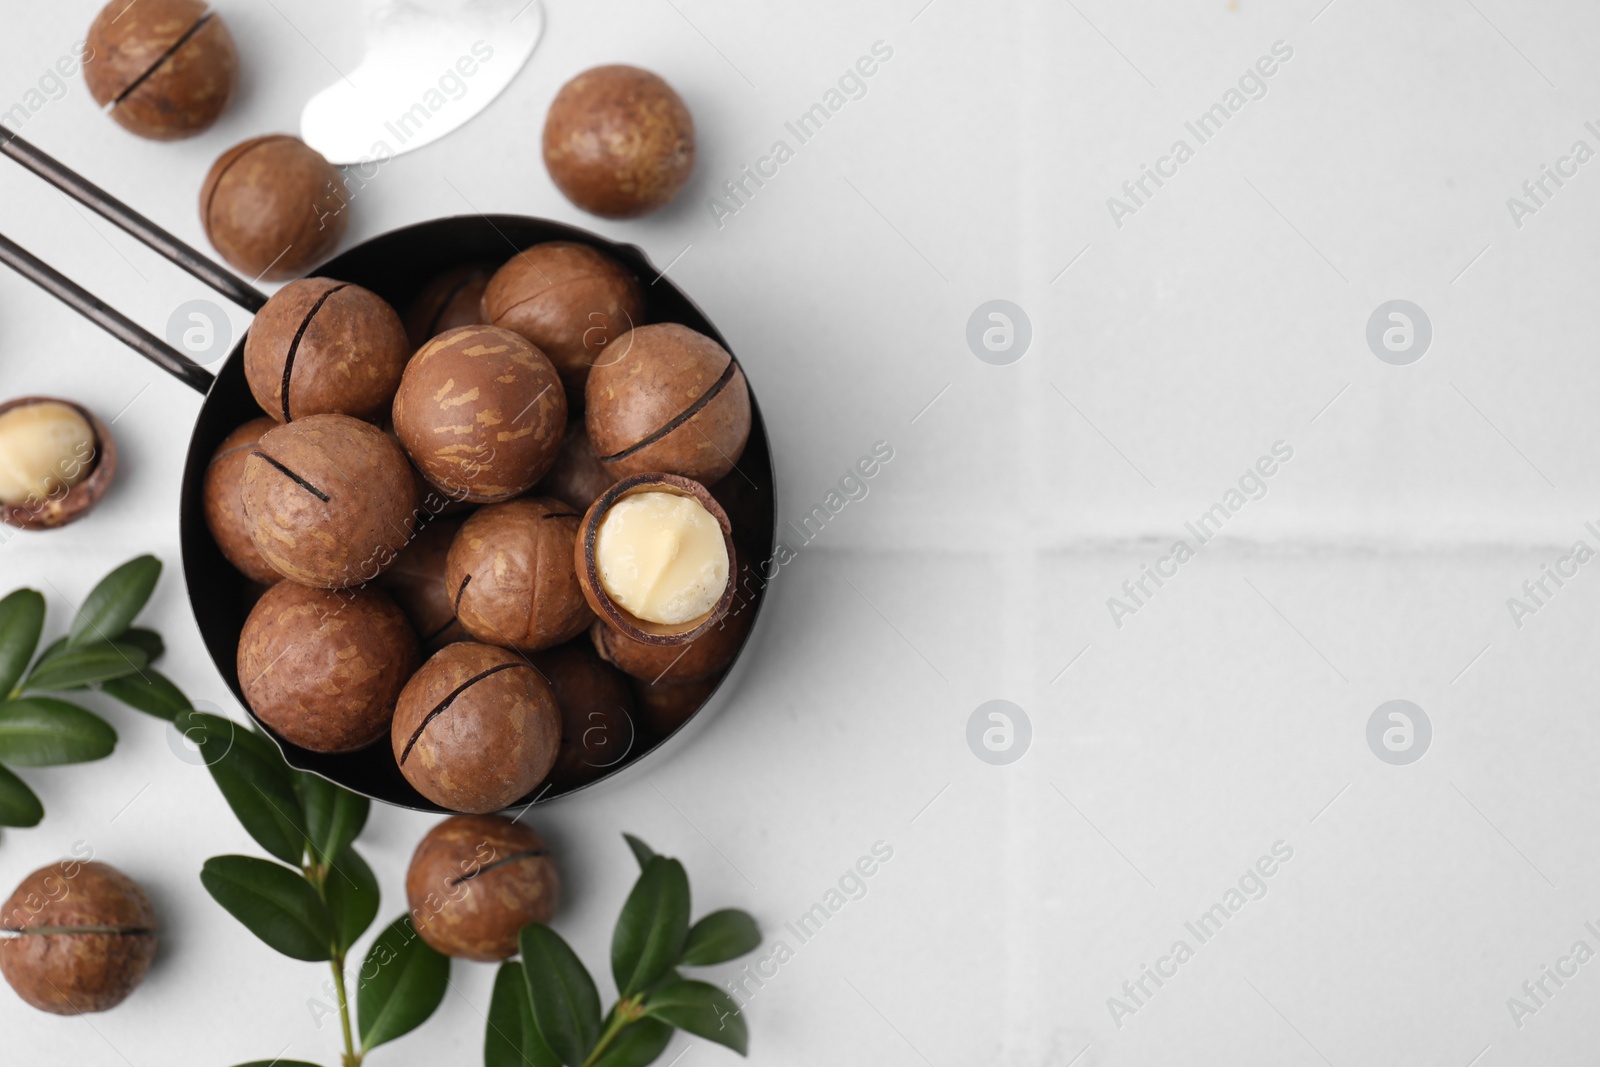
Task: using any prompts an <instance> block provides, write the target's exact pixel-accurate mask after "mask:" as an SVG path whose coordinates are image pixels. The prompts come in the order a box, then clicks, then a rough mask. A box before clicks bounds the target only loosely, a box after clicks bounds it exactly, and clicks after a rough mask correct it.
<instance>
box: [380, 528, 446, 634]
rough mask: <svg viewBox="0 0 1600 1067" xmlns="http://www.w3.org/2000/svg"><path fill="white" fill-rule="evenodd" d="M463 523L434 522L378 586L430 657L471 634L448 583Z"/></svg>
mask: <svg viewBox="0 0 1600 1067" xmlns="http://www.w3.org/2000/svg"><path fill="white" fill-rule="evenodd" d="M462 521H463V520H462V519H458V518H436V519H433V520H431V521H430V522H429V523H428V524H427V525H426V526H424V527H423V528H422V530H421V532H420V533H418V534H417V536H415V537H413V538H412V539H411V543H410V544H409V545H407V546H406V547H405V548H403V549H402V550H401V551H400V556H399V558H398V559H396V560H395V561H394V566H392V567H390V568H389V569H388V570H386V571H384V572H383V574H382V576H380V577H379V578H378V584H379V585H381V586H382V587H383V588H384V589H385V590H387V591H388V593H389V595H390V596H392V597H394V601H395V603H396V604H399V605H400V610H401V611H404V612H405V613H406V617H407V618H408V619H410V620H411V625H412V627H413V628H415V629H416V631H417V639H418V640H419V641H421V642H422V647H423V649H424V651H426V652H428V653H430V654H431V653H434V652H437V651H438V650H439V649H441V648H443V647H444V646H445V645H448V644H449V643H450V642H452V641H464V640H466V639H467V631H466V630H465V629H464V628H463V627H462V625H461V623H460V622H459V621H458V620H457V619H456V609H455V598H454V597H453V596H452V595H451V590H450V586H449V584H448V583H447V582H446V581H445V560H446V558H447V557H448V556H449V554H450V543H451V541H453V540H455V536H456V532H457V531H458V530H460V529H461V523H462Z"/></svg>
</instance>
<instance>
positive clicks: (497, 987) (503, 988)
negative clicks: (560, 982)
mask: <svg viewBox="0 0 1600 1067" xmlns="http://www.w3.org/2000/svg"><path fill="white" fill-rule="evenodd" d="M483 1067H561V1060H560V1059H558V1058H557V1057H556V1054H555V1053H554V1052H551V1051H550V1046H549V1045H546V1044H545V1043H544V1038H542V1037H540V1036H539V1026H538V1024H537V1023H535V1022H534V1021H533V1002H532V1001H531V1000H530V999H529V998H528V980H527V978H525V977H524V976H523V974H522V965H521V964H518V963H502V964H501V965H500V970H499V971H498V972H497V973H496V974H495V976H494V995H493V996H491V997H490V998H489V1025H488V1027H487V1028H486V1029H485V1031H484V1035H483Z"/></svg>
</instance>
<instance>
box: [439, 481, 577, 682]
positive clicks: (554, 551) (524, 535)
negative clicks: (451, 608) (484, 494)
mask: <svg viewBox="0 0 1600 1067" xmlns="http://www.w3.org/2000/svg"><path fill="white" fill-rule="evenodd" d="M578 520H579V516H578V514H577V513H576V512H574V511H573V510H572V509H571V508H569V507H567V506H566V505H565V504H563V503H561V502H560V501H557V500H546V499H542V498H539V497H531V498H525V499H522V500H509V501H507V502H506V503H504V504H491V505H489V506H488V507H482V508H479V509H478V510H477V511H475V512H473V514H472V516H471V517H470V518H469V519H467V521H466V523H465V524H464V525H463V526H462V527H461V532H460V533H458V534H456V538H455V541H454V542H452V543H451V545H450V556H449V559H448V561H447V563H446V568H445V583H446V585H447V586H448V587H449V588H450V590H451V591H452V595H453V597H454V599H455V609H456V617H457V618H458V619H460V620H461V625H462V626H464V627H466V630H467V632H468V633H470V634H471V635H472V636H473V637H475V638H477V639H478V640H479V641H482V642H484V643H485V644H490V645H500V646H502V647H505V648H514V649H520V650H521V651H523V652H533V651H536V650H538V649H541V648H550V647H551V646H553V645H559V644H561V643H562V642H564V641H570V640H571V639H572V638H574V637H576V636H578V635H579V634H581V633H583V631H584V630H585V629H587V628H588V626H589V623H590V621H592V620H593V619H594V614H593V613H592V612H591V611H590V610H589V605H588V604H587V603H586V602H585V601H584V598H583V590H582V589H580V588H579V587H578V573H577V570H576V568H575V567H574V566H573V563H572V557H573V546H574V545H575V544H576V542H577V538H578Z"/></svg>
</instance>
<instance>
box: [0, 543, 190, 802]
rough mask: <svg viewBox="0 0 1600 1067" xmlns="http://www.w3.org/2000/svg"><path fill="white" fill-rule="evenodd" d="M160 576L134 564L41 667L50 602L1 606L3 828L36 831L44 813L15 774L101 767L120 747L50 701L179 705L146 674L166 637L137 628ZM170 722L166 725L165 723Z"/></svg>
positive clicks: (105, 583) (152, 565)
mask: <svg viewBox="0 0 1600 1067" xmlns="http://www.w3.org/2000/svg"><path fill="white" fill-rule="evenodd" d="M160 576H161V561H160V560H158V559H156V558H155V557H154V556H139V557H137V558H135V559H131V560H129V561H128V562H126V563H124V564H123V565H122V566H120V567H118V568H117V569H116V570H114V571H112V572H111V573H110V574H108V575H106V576H105V578H103V579H102V580H101V581H100V583H99V584H98V585H96V586H95V587H94V589H93V590H92V591H91V592H90V593H89V596H88V598H87V599H86V600H85V601H84V602H83V606H82V607H81V608H79V609H78V614H77V616H76V617H75V618H74V619H73V620H72V626H71V629H69V630H68V632H67V633H66V635H65V636H63V637H61V638H59V639H57V640H56V641H54V642H53V643H51V644H50V646H49V647H47V648H46V649H45V650H44V651H43V652H42V653H40V654H39V656H38V657H37V658H35V657H34V653H35V652H36V651H38V648H39V639H40V637H41V636H42V635H43V633H44V621H45V602H44V597H43V596H42V595H41V594H40V593H39V592H38V591H37V590H34V589H18V590H16V591H15V592H13V593H11V594H10V595H8V596H6V597H5V598H4V599H0V826H17V827H27V826H37V825H38V824H39V821H40V820H41V819H43V818H44V804H43V803H41V802H40V800H39V798H38V796H37V795H36V794H35V793H34V792H33V790H31V789H29V788H28V786H27V783H25V782H24V781H23V780H22V779H21V778H19V777H17V775H16V774H14V773H13V772H12V771H11V770H10V768H12V767H54V766H59V765H62V764H68V763H87V762H89V761H92V760H98V759H104V758H105V757H107V756H109V755H111V752H112V750H113V749H115V748H116V747H117V732H116V730H114V729H112V727H111V724H110V723H108V722H106V721H105V720H104V719H102V718H100V716H98V715H96V714H95V713H94V712H92V711H90V710H88V709H87V708H84V707H81V706H79V705H78V704H75V703H72V702H71V701H67V700H62V699H60V698H58V697H54V696H44V695H42V694H45V693H66V692H74V691H81V690H87V689H89V688H91V687H98V688H100V689H102V690H104V691H105V692H106V693H108V694H109V695H111V696H113V697H116V698H117V699H118V700H121V701H123V702H124V703H126V704H129V705H131V706H133V707H135V708H137V709H139V710H140V711H145V712H149V713H151V714H160V713H159V711H157V710H156V709H157V708H159V707H161V706H163V704H164V702H165V703H170V701H171V700H172V698H173V695H174V694H176V697H177V699H178V700H179V701H182V704H183V706H187V705H188V701H186V700H183V697H182V694H181V693H178V690H177V687H176V686H174V685H173V684H172V683H171V682H170V681H168V680H167V679H166V678H164V677H162V676H161V675H160V674H159V673H157V672H156V671H155V670H153V669H152V668H151V667H150V664H151V663H152V662H154V661H155V660H156V659H158V658H159V657H160V656H161V653H162V651H163V650H164V649H163V645H162V643H161V636H160V635H159V634H157V633H155V632H153V631H151V630H141V629H138V628H136V627H134V626H133V620H134V617H135V616H137V615H138V614H139V612H140V611H142V610H144V606H145V604H146V603H147V602H148V601H149V600H150V594H151V592H153V591H154V589H155V586H156V579H157V578H159V577H160ZM162 717H170V716H162Z"/></svg>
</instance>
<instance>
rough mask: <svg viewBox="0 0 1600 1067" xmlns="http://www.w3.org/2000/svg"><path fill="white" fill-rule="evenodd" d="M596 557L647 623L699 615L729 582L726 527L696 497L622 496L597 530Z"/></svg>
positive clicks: (619, 594)
mask: <svg viewBox="0 0 1600 1067" xmlns="http://www.w3.org/2000/svg"><path fill="white" fill-rule="evenodd" d="M595 563H596V564H597V566H598V567H599V570H600V583H601V584H602V585H603V586H605V590H606V592H607V593H609V594H610V595H611V598H612V599H613V600H615V601H616V602H617V603H618V604H621V605H622V606H623V607H624V608H626V609H628V611H630V612H632V613H633V614H634V615H637V616H638V617H639V618H641V619H644V620H645V621H647V622H658V623H666V624H669V625H676V624H679V623H685V622H689V621H690V620H692V619H697V618H699V617H700V616H702V615H704V614H705V613H706V612H708V611H710V610H711V609H712V608H714V607H716V606H717V601H719V600H720V599H721V598H722V591H723V589H725V588H726V587H727V585H728V550H727V546H726V544H725V543H724V540H723V536H722V527H721V526H719V525H718V524H717V520H716V519H714V518H713V517H712V515H711V513H710V512H709V511H707V510H706V509H705V508H704V507H702V506H701V505H700V502H699V501H698V500H695V499H694V498H693V497H688V496H680V495H678V494H675V493H636V494H634V495H632V496H628V497H624V498H623V499H621V500H619V501H617V502H616V504H614V505H613V506H612V507H611V509H610V510H609V511H607V512H606V515H605V518H604V519H602V520H601V522H600V529H599V532H598V533H597V534H596V535H595Z"/></svg>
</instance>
